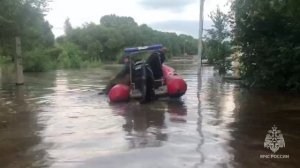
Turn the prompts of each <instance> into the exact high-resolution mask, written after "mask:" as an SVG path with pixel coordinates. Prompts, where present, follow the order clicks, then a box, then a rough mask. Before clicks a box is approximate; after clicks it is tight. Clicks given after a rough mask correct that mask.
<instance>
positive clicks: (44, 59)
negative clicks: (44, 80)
mask: <svg viewBox="0 0 300 168" xmlns="http://www.w3.org/2000/svg"><path fill="white" fill-rule="evenodd" d="M23 68H24V71H25V72H45V71H48V70H51V69H53V68H54V63H53V61H52V60H51V59H50V57H49V55H47V51H46V49H43V48H36V49H34V50H32V51H29V52H25V53H24V59H23Z"/></svg>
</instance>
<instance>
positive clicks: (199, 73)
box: [197, 0, 204, 98]
mask: <svg viewBox="0 0 300 168" xmlns="http://www.w3.org/2000/svg"><path fill="white" fill-rule="evenodd" d="M203 10H204V0H200V15H199V39H198V40H199V42H198V72H197V76H198V98H200V89H201V82H202V81H201V68H202V65H201V64H202V52H203V43H202V34H203Z"/></svg>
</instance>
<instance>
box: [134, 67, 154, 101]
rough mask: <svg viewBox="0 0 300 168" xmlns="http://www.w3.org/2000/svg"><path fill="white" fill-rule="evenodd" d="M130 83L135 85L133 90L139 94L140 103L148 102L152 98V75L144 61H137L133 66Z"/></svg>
mask: <svg viewBox="0 0 300 168" xmlns="http://www.w3.org/2000/svg"><path fill="white" fill-rule="evenodd" d="M132 81H133V83H134V85H135V89H138V90H140V92H141V95H142V99H141V103H145V102H148V101H150V100H151V99H152V98H154V96H155V93H154V90H153V83H154V78H153V73H152V70H151V68H150V67H149V65H148V64H146V63H145V61H138V62H136V63H135V64H134V66H133V69H132Z"/></svg>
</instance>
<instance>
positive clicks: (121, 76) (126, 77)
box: [103, 56, 133, 95]
mask: <svg viewBox="0 0 300 168" xmlns="http://www.w3.org/2000/svg"><path fill="white" fill-rule="evenodd" d="M123 64H124V66H123V68H122V69H121V71H120V72H118V73H117V75H116V76H115V77H114V78H113V79H111V80H110V81H109V83H108V84H107V85H106V87H105V89H104V90H103V93H105V94H106V95H107V94H108V93H109V91H110V89H111V88H112V87H114V86H115V85H116V84H124V85H128V86H129V85H130V68H131V67H132V66H133V63H132V62H130V61H129V56H124V58H123Z"/></svg>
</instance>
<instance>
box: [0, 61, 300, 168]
mask: <svg viewBox="0 0 300 168" xmlns="http://www.w3.org/2000/svg"><path fill="white" fill-rule="evenodd" d="M168 64H169V65H171V66H173V67H174V68H176V70H177V72H178V73H179V74H181V75H182V77H183V78H184V79H185V80H186V82H187V85H188V90H187V93H186V94H185V95H184V96H182V98H180V99H170V98H160V99H159V100H157V101H154V102H151V103H148V104H144V105H140V104H139V103H138V102H137V101H130V102H129V103H119V104H110V103H109V102H108V98H107V97H106V96H104V95H98V94H97V93H98V92H99V91H100V90H101V89H102V88H104V87H105V84H106V82H107V80H108V79H109V78H111V76H113V74H114V73H115V72H116V71H117V70H118V69H119V68H120V67H118V66H109V65H107V66H104V67H103V68H99V69H88V70H58V71H54V72H49V73H26V74H25V80H26V85H24V86H20V87H16V86H15V85H14V84H12V83H13V76H12V74H9V73H5V72H4V71H2V75H1V76H0V167H1V168H2V167H4V168H6V167H7V168H19V167H20V168H27V167H53V168H58V167H59V168H60V167H62V168H68V167H79V168H90V167H91V168H120V167H122V168H184V167H187V168H198V167H199V168H200V167H203V168H219V167H220V168H226V167H236V168H240V167H241V168H243V167H245V168H248V167H249V168H254V167H274V168H278V167H284V168H293V167H295V168H296V167H300V164H299V159H300V150H299V149H300V96H299V95H295V94H289V93H276V92H267V91H253V90H247V89H243V88H240V87H239V85H238V84H236V83H231V82H224V81H222V79H221V78H220V77H219V76H218V75H217V74H216V73H215V71H214V70H213V68H212V67H210V66H204V67H203V70H202V83H201V85H200V92H199V93H200V100H198V98H197V88H198V84H197V75H196V72H197V67H196V65H195V63H194V61H191V60H181V61H170V62H169V63H168ZM274 125H276V127H277V129H278V130H281V132H282V135H283V138H284V141H285V147H283V148H280V149H279V150H278V151H277V152H276V153H273V152H272V151H271V150H270V149H267V148H264V142H265V137H266V134H267V133H268V132H267V131H268V130H271V129H272V127H273V126H274ZM272 154H273V155H274V154H276V155H288V156H289V158H285V159H282V158H281V159H280V158H269V159H267V158H260V157H261V155H272Z"/></svg>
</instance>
